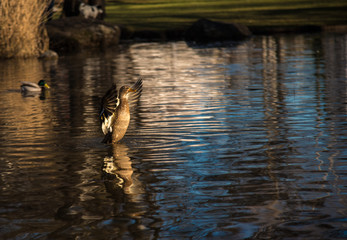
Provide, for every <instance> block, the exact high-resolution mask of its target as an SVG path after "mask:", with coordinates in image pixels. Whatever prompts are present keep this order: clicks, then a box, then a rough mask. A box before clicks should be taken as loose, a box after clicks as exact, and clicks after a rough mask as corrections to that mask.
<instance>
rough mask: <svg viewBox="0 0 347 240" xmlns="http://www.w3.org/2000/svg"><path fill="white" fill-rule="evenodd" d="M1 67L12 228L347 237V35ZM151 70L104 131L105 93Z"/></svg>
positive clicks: (143, 49) (5, 180) (3, 201)
mask: <svg viewBox="0 0 347 240" xmlns="http://www.w3.org/2000/svg"><path fill="white" fill-rule="evenodd" d="M0 65H1V67H0V81H1V85H0V92H1V94H0V99H1V106H0V128H1V131H0V138H1V141H0V169H1V171H0V183H1V184H0V238H1V239H342V238H346V237H347V218H346V215H347V208H346V203H347V199H346V193H347V191H346V190H347V187H346V186H347V181H346V180H347V176H346V173H347V168H346V162H347V161H346V160H347V35H344V34H315V35H277V36H256V37H254V38H252V39H250V40H248V41H245V42H242V43H239V44H236V43H225V44H219V45H216V46H212V45H211V46H188V45H187V44H186V43H185V42H169V43H131V44H130V43H129V44H122V45H120V46H119V47H118V48H117V49H110V50H107V51H105V52H88V53H83V54H82V53H81V54H78V55H72V56H62V57H60V59H59V60H57V61H39V60H21V61H19V60H13V61H6V62H1V63H0ZM139 76H141V77H142V78H143V83H144V89H143V92H142V96H141V98H140V100H139V101H138V103H137V104H136V105H135V106H134V107H133V108H132V109H131V114H132V115H131V124H130V127H129V129H128V132H127V134H126V136H125V138H124V139H123V140H122V141H121V142H120V143H119V144H117V145H114V146H112V145H106V144H102V143H101V140H102V139H103V134H102V132H101V129H100V125H99V119H98V112H99V104H100V97H102V95H103V94H104V93H105V91H106V90H107V89H108V88H109V87H110V86H111V84H112V83H113V82H116V83H117V85H118V86H121V85H124V84H132V83H134V82H135V81H136V80H137V78H138V77H139ZM40 79H46V80H47V82H48V84H49V85H50V86H51V89H50V90H49V91H47V92H46V93H45V94H44V95H42V96H34V97H33V96H22V95H21V93H20V92H19V86H20V81H32V82H38V80H40Z"/></svg>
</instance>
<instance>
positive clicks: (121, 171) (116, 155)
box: [102, 143, 134, 196]
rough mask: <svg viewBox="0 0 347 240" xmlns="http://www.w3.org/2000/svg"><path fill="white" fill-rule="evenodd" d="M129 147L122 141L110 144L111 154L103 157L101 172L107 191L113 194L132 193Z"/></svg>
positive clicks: (132, 171)
mask: <svg viewBox="0 0 347 240" xmlns="http://www.w3.org/2000/svg"><path fill="white" fill-rule="evenodd" d="M128 150H129V148H128V147H127V146H126V145H125V144H122V143H118V144H113V145H112V152H113V155H112V156H106V157H105V158H104V162H103V167H102V172H103V177H104V181H105V186H106V190H107V192H109V193H111V194H112V195H113V196H119V195H120V194H123V193H125V194H132V193H133V191H132V185H133V180H132V175H133V173H134V170H133V168H132V166H131V160H130V157H128Z"/></svg>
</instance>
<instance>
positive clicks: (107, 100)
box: [100, 79, 142, 143]
mask: <svg viewBox="0 0 347 240" xmlns="http://www.w3.org/2000/svg"><path fill="white" fill-rule="evenodd" d="M141 92H142V79H139V80H137V82H136V83H135V84H134V85H132V86H131V87H128V86H122V87H121V88H120V89H119V92H118V91H117V86H116V85H115V84H113V85H112V87H111V88H110V89H109V90H108V91H107V92H106V94H105V95H104V97H103V98H102V100H101V110H100V121H101V129H102V131H103V133H104V134H105V137H104V140H103V141H102V142H103V143H116V142H118V141H120V140H121V139H122V138H123V137H124V135H125V133H126V131H127V129H128V126H129V122H130V110H129V99H128V98H129V94H131V93H132V97H133V99H138V98H139V97H140V95H141Z"/></svg>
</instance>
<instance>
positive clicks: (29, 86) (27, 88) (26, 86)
mask: <svg viewBox="0 0 347 240" xmlns="http://www.w3.org/2000/svg"><path fill="white" fill-rule="evenodd" d="M21 83H22V85H21V86H20V89H21V91H22V92H36V93H40V92H42V91H43V90H44V89H45V88H50V87H49V86H48V84H47V83H46V81H45V80H40V81H39V82H38V83H32V82H21Z"/></svg>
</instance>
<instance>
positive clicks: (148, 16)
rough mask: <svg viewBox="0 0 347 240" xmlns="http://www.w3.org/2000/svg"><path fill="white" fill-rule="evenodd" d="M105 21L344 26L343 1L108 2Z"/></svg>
mask: <svg viewBox="0 0 347 240" xmlns="http://www.w3.org/2000/svg"><path fill="white" fill-rule="evenodd" d="M106 2H107V6H106V13H107V17H106V21H108V22H111V23H114V24H121V25H124V26H126V27H128V28H130V29H132V30H135V31H137V30H154V31H165V30H172V29H184V28H186V27H187V26H189V25H190V24H191V23H192V22H194V21H195V20H197V19H199V18H202V17H204V18H209V19H212V20H217V21H224V22H238V23H243V24H245V25H247V26H303V25H319V26H322V25H334V24H346V23H347V1H346V0H329V1H327V0H215V1H211V0H118V1H117V0H113V1H112V0H108V1H106Z"/></svg>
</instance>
